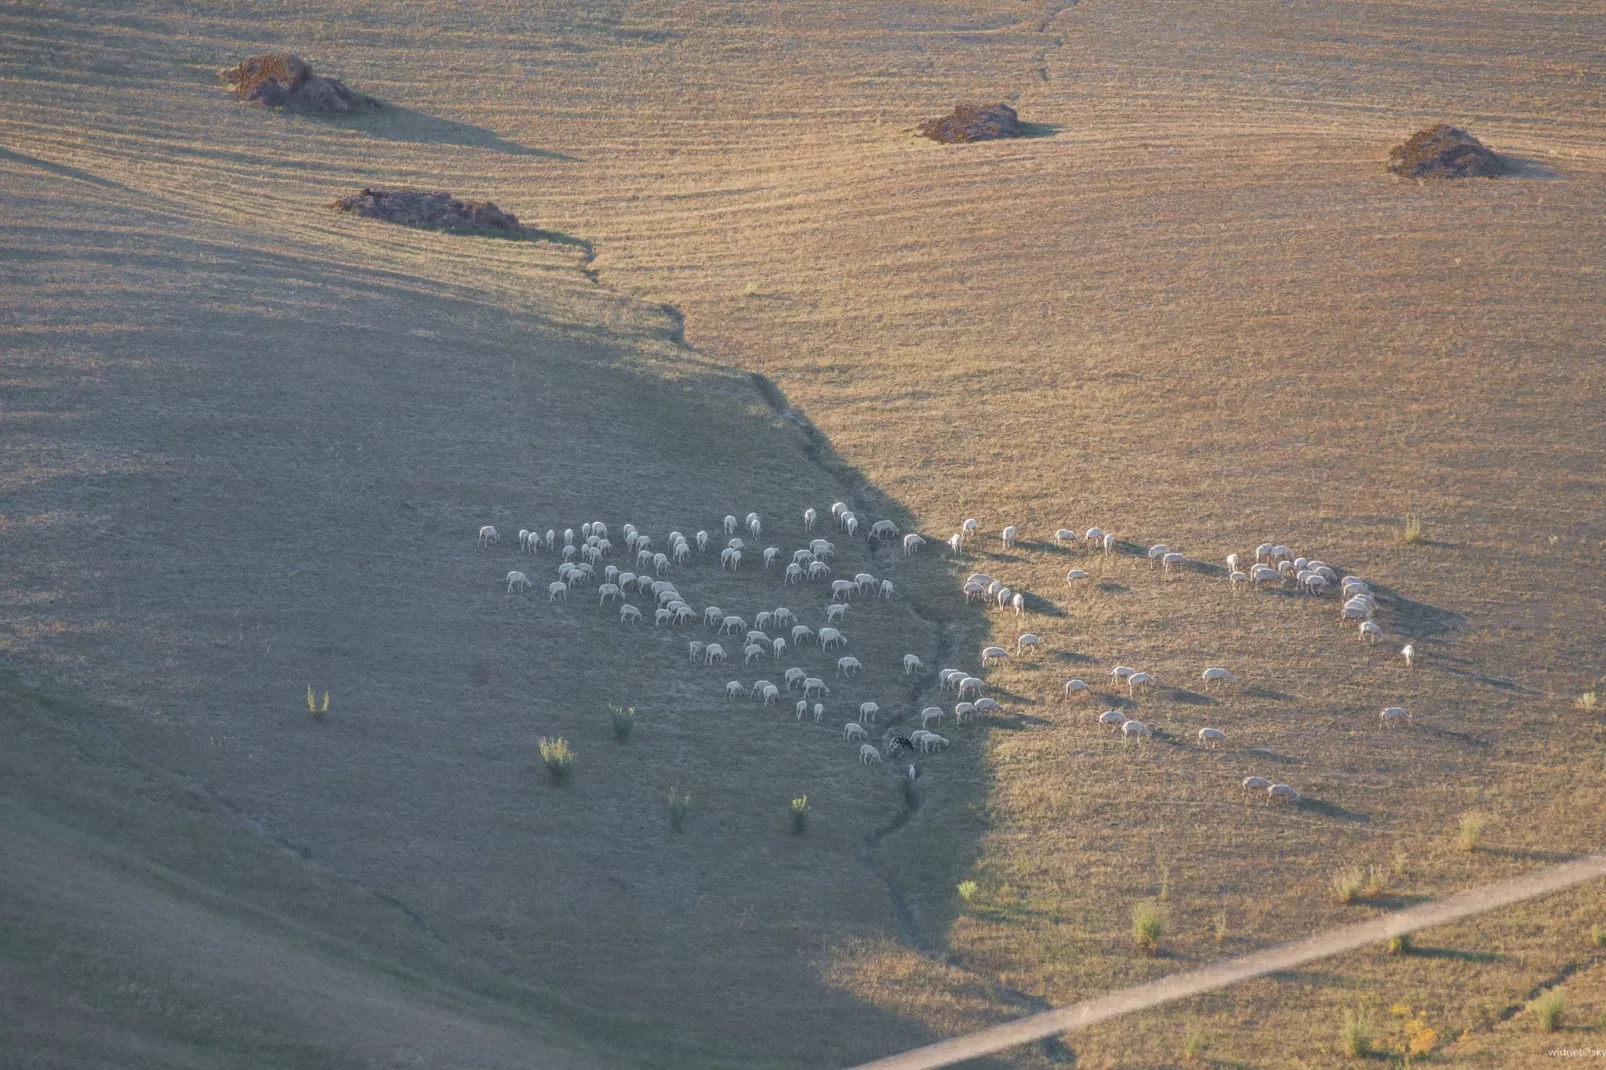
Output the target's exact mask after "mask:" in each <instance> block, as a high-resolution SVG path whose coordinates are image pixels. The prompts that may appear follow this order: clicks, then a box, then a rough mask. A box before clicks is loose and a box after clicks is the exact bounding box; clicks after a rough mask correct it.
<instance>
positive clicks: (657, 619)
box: [652, 609, 675, 627]
mask: <svg viewBox="0 0 1606 1070" xmlns="http://www.w3.org/2000/svg"><path fill="white" fill-rule="evenodd" d="M674 621H675V611H674V610H672V609H660V610H658V612H656V613H654V614H653V615H652V623H653V626H654V627H657V626H658V625H660V624H673V623H674Z"/></svg>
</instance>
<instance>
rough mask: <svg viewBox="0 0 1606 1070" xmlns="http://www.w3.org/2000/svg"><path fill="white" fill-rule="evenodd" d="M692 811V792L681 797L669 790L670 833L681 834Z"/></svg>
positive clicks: (671, 789) (672, 789)
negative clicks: (688, 814)
mask: <svg viewBox="0 0 1606 1070" xmlns="http://www.w3.org/2000/svg"><path fill="white" fill-rule="evenodd" d="M690 809H691V792H689V791H688V792H686V794H684V795H681V794H679V793H677V792H676V791H675V789H674V788H670V789H669V831H671V832H681V831H684V830H685V828H686V813H687V812H688V811H689V810H690Z"/></svg>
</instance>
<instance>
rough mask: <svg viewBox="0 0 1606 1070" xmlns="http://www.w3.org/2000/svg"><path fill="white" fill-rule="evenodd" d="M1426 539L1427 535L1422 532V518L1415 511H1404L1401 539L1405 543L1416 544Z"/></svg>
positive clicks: (1408, 544)
mask: <svg viewBox="0 0 1606 1070" xmlns="http://www.w3.org/2000/svg"><path fill="white" fill-rule="evenodd" d="M1427 540H1428V537H1427V536H1426V535H1424V534H1423V533H1422V518H1421V517H1419V516H1417V515H1416V514H1415V513H1406V514H1405V537H1404V539H1403V541H1404V543H1405V545H1407V546H1416V545H1417V544H1419V543H1424V542H1427Z"/></svg>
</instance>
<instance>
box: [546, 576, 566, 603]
mask: <svg viewBox="0 0 1606 1070" xmlns="http://www.w3.org/2000/svg"><path fill="white" fill-rule="evenodd" d="M559 598H562V599H563V600H564V601H565V602H567V601H568V600H569V585H568V584H567V583H564V582H563V581H562V580H558V581H557V582H556V583H549V584H547V588H546V600H547V601H548V602H556V601H557V600H558V599H559Z"/></svg>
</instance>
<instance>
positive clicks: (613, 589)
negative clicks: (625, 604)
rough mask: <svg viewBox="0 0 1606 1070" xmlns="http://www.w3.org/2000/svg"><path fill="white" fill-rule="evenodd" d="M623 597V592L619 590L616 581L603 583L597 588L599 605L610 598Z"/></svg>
mask: <svg viewBox="0 0 1606 1070" xmlns="http://www.w3.org/2000/svg"><path fill="white" fill-rule="evenodd" d="M623 597H624V593H623V592H622V591H620V590H619V585H618V584H617V583H604V584H603V585H602V586H601V587H598V588H597V605H599V606H600V605H602V603H604V602H606V601H608V599H610V598H612V599H614V600H616V601H617V600H618V599H620V598H623Z"/></svg>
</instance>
